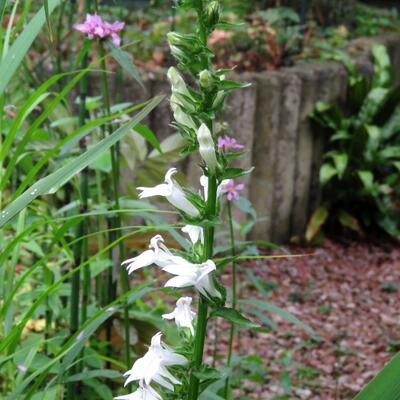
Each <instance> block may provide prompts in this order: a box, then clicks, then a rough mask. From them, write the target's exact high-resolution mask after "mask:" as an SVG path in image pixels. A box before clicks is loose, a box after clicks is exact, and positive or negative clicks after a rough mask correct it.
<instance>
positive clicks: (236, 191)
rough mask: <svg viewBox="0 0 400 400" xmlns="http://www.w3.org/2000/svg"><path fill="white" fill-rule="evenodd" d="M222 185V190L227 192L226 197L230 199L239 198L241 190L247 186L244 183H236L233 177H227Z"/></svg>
mask: <svg viewBox="0 0 400 400" xmlns="http://www.w3.org/2000/svg"><path fill="white" fill-rule="evenodd" d="M221 186H222V187H221V192H222V193H226V198H227V199H228V200H229V201H232V200H237V199H238V198H239V196H240V191H241V190H243V189H244V188H245V187H246V185H245V184H244V183H238V184H236V183H235V181H234V180H233V179H227V180H226V181H225V182H222V184H221Z"/></svg>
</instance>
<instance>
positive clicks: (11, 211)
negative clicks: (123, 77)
mask: <svg viewBox="0 0 400 400" xmlns="http://www.w3.org/2000/svg"><path fill="white" fill-rule="evenodd" d="M163 98H164V97H163V96H158V97H155V98H154V99H153V100H152V101H151V102H150V103H149V104H148V105H147V106H146V107H145V108H144V109H143V110H142V111H140V112H139V113H138V114H137V115H136V116H135V117H134V118H133V119H132V120H131V121H130V122H129V123H127V124H126V125H124V126H122V127H120V128H119V129H117V130H116V131H115V132H114V133H113V134H112V135H110V136H108V137H107V138H105V139H103V140H102V141H101V142H99V143H97V144H96V145H95V146H93V147H92V148H90V149H89V150H88V151H86V152H85V153H83V154H82V155H80V156H79V157H77V158H75V159H74V160H72V161H70V162H69V163H68V164H67V165H65V166H64V167H62V168H60V169H59V170H57V171H56V172H53V173H52V174H50V175H48V176H47V177H45V178H43V179H41V180H39V181H37V182H36V183H35V184H34V185H32V186H31V187H30V188H29V189H28V190H26V191H25V192H24V193H23V194H22V195H21V196H19V197H18V198H17V199H16V200H14V201H13V202H12V203H11V204H10V205H9V206H8V207H6V208H5V209H4V210H3V211H2V212H1V214H0V227H2V226H4V225H5V224H6V223H7V222H8V221H9V220H10V219H11V218H13V217H14V216H15V215H16V214H18V213H19V212H20V211H21V210H22V209H24V208H25V207H26V206H27V205H28V204H29V203H31V202H32V201H33V200H34V199H35V198H36V197H38V196H41V195H44V194H47V193H54V192H55V191H56V190H58V188H60V187H61V186H62V185H64V184H65V183H66V182H67V181H68V180H69V179H71V177H73V176H74V175H76V174H77V173H78V172H80V171H81V170H82V169H84V168H86V167H87V166H88V165H89V164H90V163H92V162H93V161H94V160H96V158H97V157H98V156H99V155H100V154H102V153H103V152H105V151H106V150H108V149H109V148H110V147H111V146H113V145H114V144H115V143H116V142H117V141H118V140H120V139H121V138H122V137H123V136H124V135H126V134H127V133H128V132H129V130H130V129H132V127H134V126H135V125H137V124H138V123H139V122H140V121H141V120H142V119H143V118H145V117H146V116H147V115H148V114H149V113H150V112H151V111H152V110H153V109H154V108H155V107H156V106H157V105H158V104H160V102H161V101H162V100H163Z"/></svg>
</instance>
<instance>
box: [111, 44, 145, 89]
mask: <svg viewBox="0 0 400 400" xmlns="http://www.w3.org/2000/svg"><path fill="white" fill-rule="evenodd" d="M108 47H109V49H110V52H111V55H112V56H113V58H114V59H115V61H117V63H118V64H119V65H120V66H121V67H122V68H123V69H124V70H125V71H126V72H127V73H128V74H129V75H130V76H131V77H132V78H133V79H134V80H135V81H136V82H137V83H139V85H140V86H141V87H142V88H143V89H145V87H144V85H143V81H142V78H141V77H140V73H139V71H138V69H137V68H136V66H135V64H134V63H133V62H132V59H131V57H130V55H129V54H128V53H127V52H126V51H124V50H122V49H121V48H120V47H119V46H115V44H113V43H112V42H108Z"/></svg>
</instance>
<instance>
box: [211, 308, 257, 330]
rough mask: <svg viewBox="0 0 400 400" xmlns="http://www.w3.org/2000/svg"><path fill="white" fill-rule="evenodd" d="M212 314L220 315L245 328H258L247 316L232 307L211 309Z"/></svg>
mask: <svg viewBox="0 0 400 400" xmlns="http://www.w3.org/2000/svg"><path fill="white" fill-rule="evenodd" d="M212 316H214V317H221V318H224V319H226V320H227V321H230V322H233V323H234V324H237V325H241V326H245V327H247V328H259V327H260V325H259V324H256V323H254V322H252V321H250V320H249V319H248V318H246V317H245V316H243V315H242V314H240V312H239V311H238V310H235V309H233V308H227V307H222V308H219V309H217V310H215V311H213V313H212Z"/></svg>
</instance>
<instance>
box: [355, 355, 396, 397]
mask: <svg viewBox="0 0 400 400" xmlns="http://www.w3.org/2000/svg"><path fill="white" fill-rule="evenodd" d="M399 371H400V353H397V354H396V355H395V356H394V357H393V358H392V360H391V361H390V362H389V363H388V364H386V366H385V367H384V368H383V369H382V370H381V371H380V372H379V374H378V375H377V376H376V377H375V378H374V379H372V381H371V382H369V383H368V384H367V386H365V388H364V389H363V390H362V391H361V393H359V394H358V395H357V396H356V397H355V398H354V400H399V399H400V379H399Z"/></svg>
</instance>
